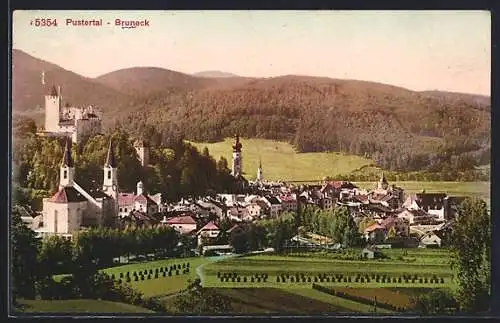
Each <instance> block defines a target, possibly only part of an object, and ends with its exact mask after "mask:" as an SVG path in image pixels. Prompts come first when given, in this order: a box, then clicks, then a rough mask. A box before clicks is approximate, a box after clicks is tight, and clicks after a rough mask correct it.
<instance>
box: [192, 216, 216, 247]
mask: <svg viewBox="0 0 500 323" xmlns="http://www.w3.org/2000/svg"><path fill="white" fill-rule="evenodd" d="M219 233H220V229H219V227H218V226H216V225H215V223H213V222H212V221H210V222H208V223H207V224H206V225H205V226H204V227H203V228H201V229H200V230H198V232H197V233H196V235H197V236H198V245H201V244H202V240H203V238H209V239H214V238H217V237H218V236H219Z"/></svg>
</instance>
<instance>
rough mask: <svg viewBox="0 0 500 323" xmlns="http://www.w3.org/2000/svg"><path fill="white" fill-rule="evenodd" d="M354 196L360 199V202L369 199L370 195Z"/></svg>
mask: <svg viewBox="0 0 500 323" xmlns="http://www.w3.org/2000/svg"><path fill="white" fill-rule="evenodd" d="M354 198H355V199H356V200H358V201H359V202H366V201H368V195H354Z"/></svg>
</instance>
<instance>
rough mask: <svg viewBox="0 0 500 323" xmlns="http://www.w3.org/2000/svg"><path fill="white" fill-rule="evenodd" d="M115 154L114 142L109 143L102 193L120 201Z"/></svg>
mask: <svg viewBox="0 0 500 323" xmlns="http://www.w3.org/2000/svg"><path fill="white" fill-rule="evenodd" d="M116 167H117V163H116V158H115V152H114V147H113V140H110V141H109V146H108V154H107V156H106V162H105V163H104V180H103V183H102V191H103V192H104V193H105V194H106V195H108V196H109V197H111V198H113V199H114V200H115V201H118V169H117V168H116Z"/></svg>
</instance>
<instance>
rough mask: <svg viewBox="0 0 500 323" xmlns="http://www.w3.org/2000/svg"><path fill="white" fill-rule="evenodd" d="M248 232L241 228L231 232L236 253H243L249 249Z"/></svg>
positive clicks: (232, 244)
mask: <svg viewBox="0 0 500 323" xmlns="http://www.w3.org/2000/svg"><path fill="white" fill-rule="evenodd" d="M247 240H248V239H247V233H246V232H245V231H243V230H241V229H236V230H234V231H233V232H231V246H232V247H233V249H234V252H235V253H238V254H242V253H245V252H247V251H248V244H247V242H248V241H247Z"/></svg>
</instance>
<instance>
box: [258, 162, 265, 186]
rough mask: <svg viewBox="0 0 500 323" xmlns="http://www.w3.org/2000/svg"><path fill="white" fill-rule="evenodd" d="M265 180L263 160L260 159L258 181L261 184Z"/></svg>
mask: <svg viewBox="0 0 500 323" xmlns="http://www.w3.org/2000/svg"><path fill="white" fill-rule="evenodd" d="M263 180H264V175H263V174H262V160H261V159H260V158H259V168H258V169H257V181H258V182H261V183H262V181H263Z"/></svg>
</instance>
